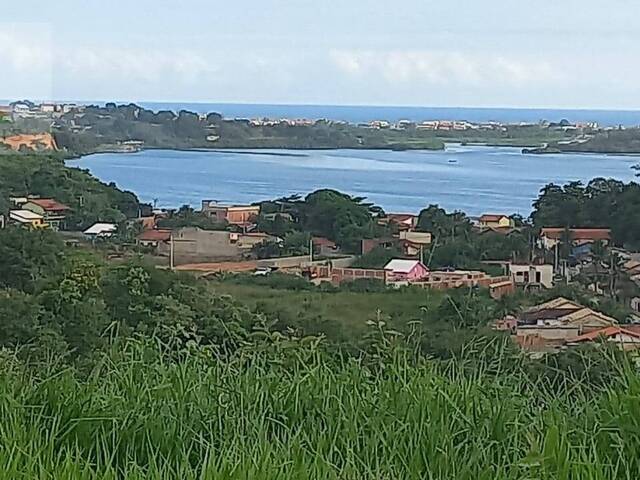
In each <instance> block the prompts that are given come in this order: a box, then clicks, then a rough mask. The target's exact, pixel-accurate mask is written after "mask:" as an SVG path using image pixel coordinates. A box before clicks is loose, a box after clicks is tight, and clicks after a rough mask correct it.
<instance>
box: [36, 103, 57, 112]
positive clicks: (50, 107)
mask: <svg viewBox="0 0 640 480" xmlns="http://www.w3.org/2000/svg"><path fill="white" fill-rule="evenodd" d="M40 111H41V112H42V113H55V111H56V106H55V104H53V103H43V104H42V105H40Z"/></svg>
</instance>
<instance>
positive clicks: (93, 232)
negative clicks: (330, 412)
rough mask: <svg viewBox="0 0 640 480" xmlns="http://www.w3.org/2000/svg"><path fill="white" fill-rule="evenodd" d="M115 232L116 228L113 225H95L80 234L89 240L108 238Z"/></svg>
mask: <svg viewBox="0 0 640 480" xmlns="http://www.w3.org/2000/svg"><path fill="white" fill-rule="evenodd" d="M117 230H118V226H117V225H115V224H113V223H95V224H93V225H92V226H91V227H89V228H87V229H86V230H85V231H84V232H82V233H83V234H84V235H86V236H87V237H90V238H109V237H111V236H112V235H113V234H114V233H115V232H116V231H117Z"/></svg>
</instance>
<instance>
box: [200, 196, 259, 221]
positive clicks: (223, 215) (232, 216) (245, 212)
mask: <svg viewBox="0 0 640 480" xmlns="http://www.w3.org/2000/svg"><path fill="white" fill-rule="evenodd" d="M202 213H203V214H205V215H207V216H209V217H211V218H214V219H216V220H217V221H219V222H227V223H229V224H231V225H246V224H250V223H254V222H255V220H256V218H257V216H258V215H259V214H260V206H259V205H221V204H219V203H217V202H216V201H214V200H203V201H202Z"/></svg>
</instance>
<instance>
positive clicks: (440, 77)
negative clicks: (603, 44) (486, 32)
mask: <svg viewBox="0 0 640 480" xmlns="http://www.w3.org/2000/svg"><path fill="white" fill-rule="evenodd" d="M329 56H330V60H331V61H332V63H333V64H334V66H335V67H337V68H338V70H339V71H341V72H343V73H344V74H346V75H349V76H360V77H365V76H366V77H371V76H372V75H373V76H377V77H380V78H383V79H384V80H386V81H387V82H389V83H416V82H422V83H425V82H426V83H428V84H432V85H446V84H452V83H453V84H458V85H463V86H464V85H469V86H481V85H484V84H493V85H495V84H504V85H510V86H526V85H528V84H535V85H540V84H541V83H552V82H557V81H560V80H562V79H563V75H562V69H560V68H556V67H555V66H554V65H553V64H551V63H550V62H549V61H547V60H541V59H537V58H532V57H525V58H522V57H518V58H512V57H505V56H499V55H493V54H484V53H476V52H474V53H463V52H457V51H430V50H391V51H372V50H332V51H331V52H330V53H329Z"/></svg>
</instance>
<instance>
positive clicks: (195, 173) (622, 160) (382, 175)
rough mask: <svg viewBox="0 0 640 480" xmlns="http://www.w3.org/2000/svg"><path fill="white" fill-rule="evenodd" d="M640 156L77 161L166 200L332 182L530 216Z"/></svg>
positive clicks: (391, 206)
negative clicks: (536, 205)
mask: <svg viewBox="0 0 640 480" xmlns="http://www.w3.org/2000/svg"><path fill="white" fill-rule="evenodd" d="M638 162H640V158H638V157H631V156H607V155H591V154H560V155H523V154H522V153H521V149H519V148H507V147H484V146H460V145H448V146H447V148H446V149H445V150H444V151H402V152H398V151H386V150H311V151H306V150H302V151H298V150H295V151H288V150H260V151H250V150H236V151H170V150H146V151H141V152H137V153H128V154H122V153H116V154H110V153H105V154H94V155H88V156H85V157H83V158H80V159H77V160H72V161H69V165H70V166H75V167H79V168H85V169H89V171H90V172H91V173H93V174H94V175H96V176H97V177H98V178H99V179H101V180H102V181H104V182H115V183H116V184H117V185H118V186H119V187H120V188H122V189H125V190H130V191H133V192H134V193H136V194H137V195H138V196H139V198H140V199H141V200H143V201H145V202H151V203H153V202H154V201H155V202H156V203H157V205H158V206H159V207H179V206H181V205H183V204H190V205H192V206H194V207H199V205H200V202H201V200H203V199H212V200H218V201H220V202H225V203H250V202H256V201H260V200H267V199H273V198H278V197H280V196H285V195H292V194H300V195H306V194H308V193H310V192H311V191H313V190H316V189H320V188H333V189H337V190H340V191H343V192H345V193H350V194H352V195H357V196H362V197H366V198H367V199H368V200H370V201H372V202H374V203H375V204H377V205H380V206H382V207H383V208H384V209H385V210H386V211H388V212H414V213H418V212H419V211H420V210H421V209H422V208H424V207H426V206H428V205H430V204H438V205H440V206H442V207H444V208H446V209H448V210H462V211H464V212H466V213H467V214H469V215H481V214H482V213H508V214H511V213H519V214H521V215H524V216H528V215H529V214H530V213H531V210H532V203H533V201H535V199H536V198H537V196H538V194H539V191H540V189H541V188H542V187H544V186H545V185H546V184H548V183H551V182H553V183H556V184H564V183H566V182H570V181H583V182H587V181H589V180H590V179H592V178H594V177H604V178H616V179H619V180H624V181H629V180H632V179H634V178H635V176H634V173H635V172H634V171H633V170H632V168H631V167H632V166H633V165H635V164H636V163H638Z"/></svg>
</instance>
